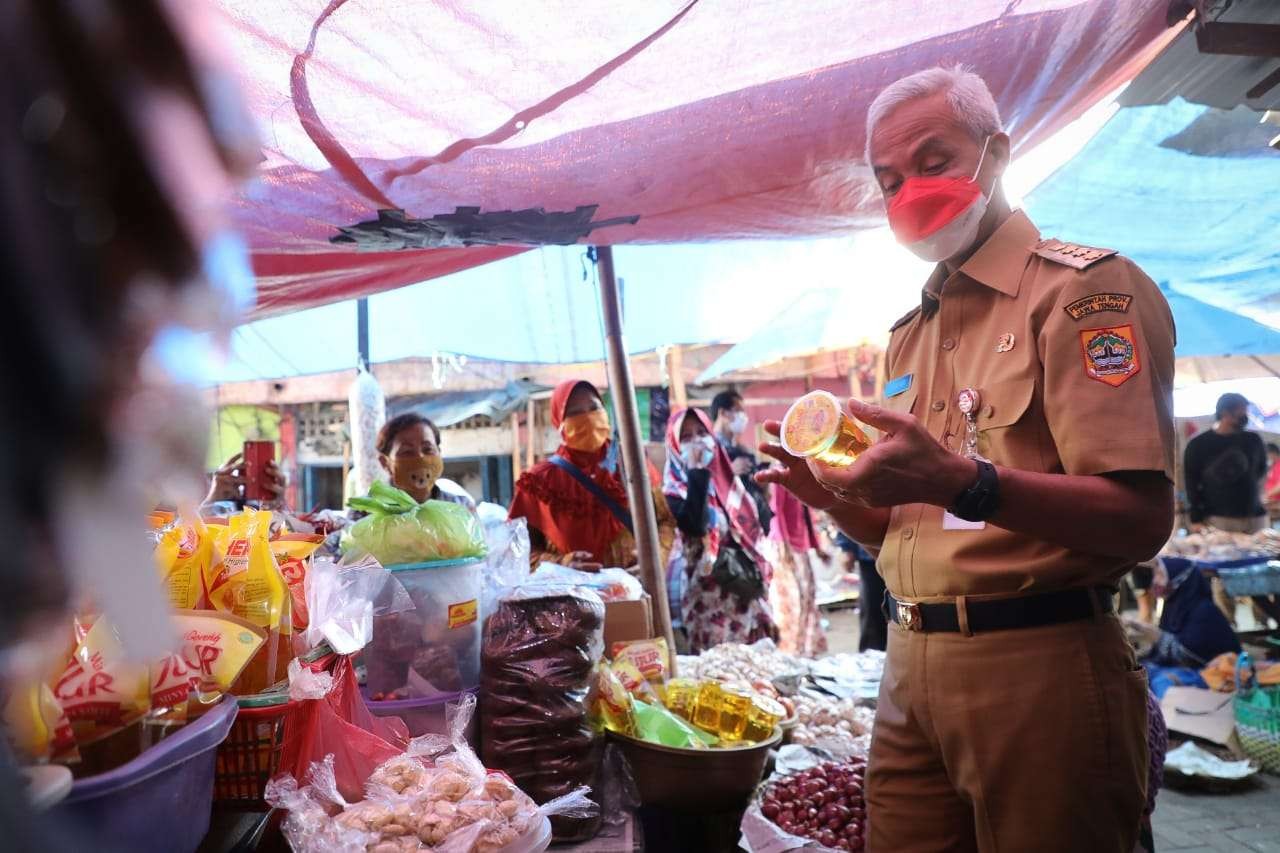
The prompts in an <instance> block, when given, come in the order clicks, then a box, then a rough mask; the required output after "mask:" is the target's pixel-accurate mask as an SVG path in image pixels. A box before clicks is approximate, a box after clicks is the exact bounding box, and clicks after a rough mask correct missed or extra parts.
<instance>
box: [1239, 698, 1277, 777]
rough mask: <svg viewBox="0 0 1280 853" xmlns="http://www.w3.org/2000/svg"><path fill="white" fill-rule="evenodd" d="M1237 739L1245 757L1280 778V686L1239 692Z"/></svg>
mask: <svg viewBox="0 0 1280 853" xmlns="http://www.w3.org/2000/svg"><path fill="white" fill-rule="evenodd" d="M1235 711H1236V735H1237V736H1238V737H1239V738H1240V746H1241V748H1242V749H1244V752H1245V755H1247V756H1249V757H1250V758H1252V759H1253V760H1254V761H1257V762H1258V764H1259V765H1261V767H1262V769H1263V770H1265V771H1267V772H1268V773H1275V774H1277V775H1280V686H1263V687H1244V688H1241V689H1238V690H1237V691H1236V698H1235Z"/></svg>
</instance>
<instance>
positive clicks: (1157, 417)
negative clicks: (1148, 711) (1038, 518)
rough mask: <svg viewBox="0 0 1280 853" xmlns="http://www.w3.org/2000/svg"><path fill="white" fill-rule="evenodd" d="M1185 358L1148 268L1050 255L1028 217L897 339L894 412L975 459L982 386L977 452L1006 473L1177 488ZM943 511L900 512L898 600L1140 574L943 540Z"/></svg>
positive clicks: (1065, 253)
mask: <svg viewBox="0 0 1280 853" xmlns="http://www.w3.org/2000/svg"><path fill="white" fill-rule="evenodd" d="M1077 267H1080V268H1077ZM1173 345H1174V328H1173V317H1172V315H1171V314H1170V312H1169V306H1168V304H1167V303H1166V302H1165V299H1164V296H1163V295H1162V294H1161V293H1160V290H1159V288H1158V287H1156V285H1155V284H1154V283H1153V282H1152V281H1151V279H1149V278H1147V276H1146V275H1145V274H1143V272H1142V271H1141V270H1139V269H1138V268H1137V266H1135V265H1134V264H1133V262H1131V261H1129V260H1128V259H1127V258H1124V257H1120V256H1118V255H1115V254H1114V253H1112V252H1108V251H1104V250H1090V249H1087V248H1086V247H1075V246H1071V245H1068V244H1060V243H1058V242H1057V241H1043V242H1042V241H1041V240H1040V234H1039V232H1038V231H1037V230H1036V227H1035V226H1034V225H1033V224H1032V223H1031V221H1030V220H1029V219H1028V218H1027V217H1026V215H1025V214H1023V213H1022V212H1021V211H1016V212H1014V214H1013V215H1012V216H1011V217H1010V218H1009V219H1008V220H1006V221H1005V222H1004V224H1002V225H1001V226H1000V228H999V229H997V231H996V232H995V233H994V234H993V235H992V236H991V237H990V238H989V239H988V240H987V241H986V242H985V243H984V244H983V245H982V246H981V247H980V248H979V249H978V251H977V252H975V253H974V254H973V256H972V257H970V258H969V260H967V261H966V262H965V263H964V264H963V265H962V266H961V267H960V269H959V270H958V271H957V272H956V273H955V274H954V275H952V276H950V277H948V276H947V274H946V270H945V268H944V267H942V266H941V265H939V267H938V269H937V270H936V271H935V272H934V274H933V276H932V277H931V278H930V279H929V282H928V284H927V285H926V287H925V291H924V294H923V295H922V300H921V308H919V309H915V310H913V311H912V313H910V314H908V315H907V316H906V317H904V318H903V319H902V320H900V321H898V323H897V324H896V325H895V326H894V329H893V333H892V337H891V338H890V341H889V348H888V351H887V353H886V357H885V365H886V372H885V376H886V386H885V394H886V399H885V406H886V407H888V408H890V409H893V410H895V411H898V412H910V413H911V414H913V415H915V416H916V418H918V419H919V420H920V422H921V423H922V424H923V425H924V426H925V428H926V429H928V431H929V433H930V434H931V435H933V436H934V437H935V438H937V439H939V440H940V441H942V442H943V444H945V445H946V446H947V447H948V448H950V449H951V450H954V451H956V452H960V451H962V450H963V448H964V443H965V431H966V419H965V416H964V415H963V414H962V413H961V412H960V410H959V408H958V407H957V394H958V393H959V392H960V390H961V389H964V388H973V389H976V390H977V391H978V392H979V394H980V395H981V401H980V403H979V405H978V408H977V410H976V426H977V429H978V442H977V451H978V453H979V454H980V455H981V456H983V457H985V458H986V459H988V460H990V461H991V462H993V463H994V464H996V465H998V466H1006V467H1009V468H1017V469H1020V470H1023V471H1035V472H1042V473H1051V474H1062V473H1065V474H1076V475H1090V474H1106V473H1108V472H1114V471H1161V472H1163V473H1164V475H1165V476H1166V477H1168V478H1169V479H1170V481H1172V480H1173V454H1174V428H1173V392H1172V388H1173ZM904 388H905V390H904ZM943 514H944V510H943V509H942V508H940V507H936V506H927V505H924V504H907V505H902V506H897V507H894V508H893V511H892V515H891V517H890V522H889V528H888V532H887V535H886V536H885V541H884V543H883V545H882V547H881V550H880V556H879V561H878V567H879V569H880V573H881V574H882V575H883V576H884V579H885V583H886V585H887V586H888V588H889V591H890V592H892V593H893V594H894V595H897V596H899V597H902V598H905V599H925V598H929V597H939V596H959V595H986V594H1005V595H1007V594H1013V593H1019V592H1027V591H1045V590H1052V589H1061V588H1066V587H1076V586H1086V585H1096V584H1106V583H1114V582H1115V581H1117V580H1118V579H1119V578H1120V577H1121V576H1122V575H1123V574H1124V572H1126V571H1127V570H1128V569H1129V568H1130V566H1129V564H1128V563H1126V561H1124V560H1122V559H1118V558H1109V557H1099V556H1096V555H1090V554H1084V553H1080V552H1077V551H1072V550H1070V549H1067V548H1064V547H1062V546H1060V545H1054V544H1052V543H1049V542H1044V541H1041V540H1037V539H1035V538H1033V537H1030V536H1026V535H1023V534H1021V533H1013V532H1011V531H1008V530H1002V529H1000V528H999V527H996V526H994V525H993V524H991V523H987V524H986V525H985V527H983V528H982V529H967V530H966V529H944V519H943ZM960 524H963V522H960ZM950 526H955V524H954V523H952V524H951V525H950Z"/></svg>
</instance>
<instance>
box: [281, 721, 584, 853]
mask: <svg viewBox="0 0 1280 853" xmlns="http://www.w3.org/2000/svg"><path fill="white" fill-rule="evenodd" d="M451 711H452V717H451V719H450V725H449V728H450V735H449V736H448V737H445V736H443V735H424V736H422V737H419V738H415V739H414V740H413V741H411V742H410V744H409V748H408V750H406V751H405V752H404V753H403V754H401V755H398V756H396V757H395V758H392V759H390V760H389V761H386V762H385V763H383V764H382V765H381V766H380V767H378V768H377V769H376V770H375V771H374V772H373V773H372V774H371V775H370V776H369V779H368V781H366V783H365V790H364V794H365V797H364V799H363V800H361V801H359V802H347V801H346V800H345V799H344V798H343V797H342V795H341V794H340V793H339V792H338V786H337V784H336V781H335V779H334V774H333V758H332V756H327V757H326V758H325V760H324V761H322V762H316V763H314V764H312V765H311V772H310V779H309V781H310V784H309V785H307V786H305V787H301V788H300V787H299V786H298V783H297V780H295V779H294V778H293V777H292V776H289V775H287V774H286V775H284V776H281V777H278V778H277V779H274V780H272V781H271V783H270V784H268V786H267V791H266V799H267V802H268V803H270V804H271V805H273V806H275V807H277V808H283V809H286V810H287V811H288V812H289V816H288V818H287V819H286V820H285V823H284V833H285V837H286V838H287V839H288V840H289V843H290V845H291V846H292V847H293V849H294V851H296V853H322V851H323V852H324V853H329V851H352V852H353V853H357V851H369V852H370V853H409V851H433V853H538V851H541V850H545V849H546V847H547V845H548V844H549V843H550V840H551V826H550V822H549V818H550V817H551V816H552V815H565V816H567V817H577V818H584V819H585V818H590V817H594V816H595V815H597V814H598V813H599V807H598V806H597V805H596V804H595V803H594V802H592V801H591V799H590V798H589V797H588V794H589V789H588V788H586V787H582V788H578V789H577V790H575V791H572V792H571V793H569V794H566V795H565V796H563V797H560V798H558V799H555V800H552V801H550V802H548V803H545V804H544V805H542V806H539V805H537V804H536V803H535V802H534V801H533V800H532V799H530V798H529V796H528V795H527V794H525V793H524V792H523V791H521V790H520V789H519V788H518V787H517V786H516V785H515V783H513V782H512V781H511V779H510V777H508V776H507V775H506V774H504V773H499V772H496V771H489V770H487V769H485V767H484V765H483V764H481V762H480V759H479V758H478V757H477V756H476V754H475V752H473V751H472V749H471V747H470V746H469V745H468V744H467V741H466V734H465V733H466V730H467V724H468V723H469V722H470V720H471V717H472V715H474V713H475V697H474V696H467V697H466V698H465V699H464V700H463V701H461V702H459V703H458V705H457V706H456V707H453V708H451Z"/></svg>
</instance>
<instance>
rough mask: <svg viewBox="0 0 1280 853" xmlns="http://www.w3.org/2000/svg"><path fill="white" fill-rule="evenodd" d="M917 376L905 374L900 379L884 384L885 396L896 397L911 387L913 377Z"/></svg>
mask: <svg viewBox="0 0 1280 853" xmlns="http://www.w3.org/2000/svg"><path fill="white" fill-rule="evenodd" d="M914 375H915V374H912V373H904V374H902V375H901V376H899V377H896V378H894V379H890V380H889V381H888V382H886V383H884V396H885V397H896V396H898V395H899V394H901V393H902V392H904V391H906V390H907V389H908V388H910V387H911V377H912V376H914Z"/></svg>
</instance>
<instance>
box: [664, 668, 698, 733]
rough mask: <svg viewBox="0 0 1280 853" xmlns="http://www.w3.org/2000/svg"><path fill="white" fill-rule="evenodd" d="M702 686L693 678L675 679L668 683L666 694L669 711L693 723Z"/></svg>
mask: <svg viewBox="0 0 1280 853" xmlns="http://www.w3.org/2000/svg"><path fill="white" fill-rule="evenodd" d="M701 686H702V685H701V684H699V683H698V682H697V681H695V680H694V679H692V678H673V679H671V680H670V681H668V682H667V687H666V692H665V694H664V699H665V702H666V706H667V710H668V711H670V712H671V713H673V714H675V715H676V716H677V717H681V718H683V719H685V720H688V721H689V722H691V723H692V722H693V711H694V708H695V707H696V706H697V704H698V690H699V688H701Z"/></svg>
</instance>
